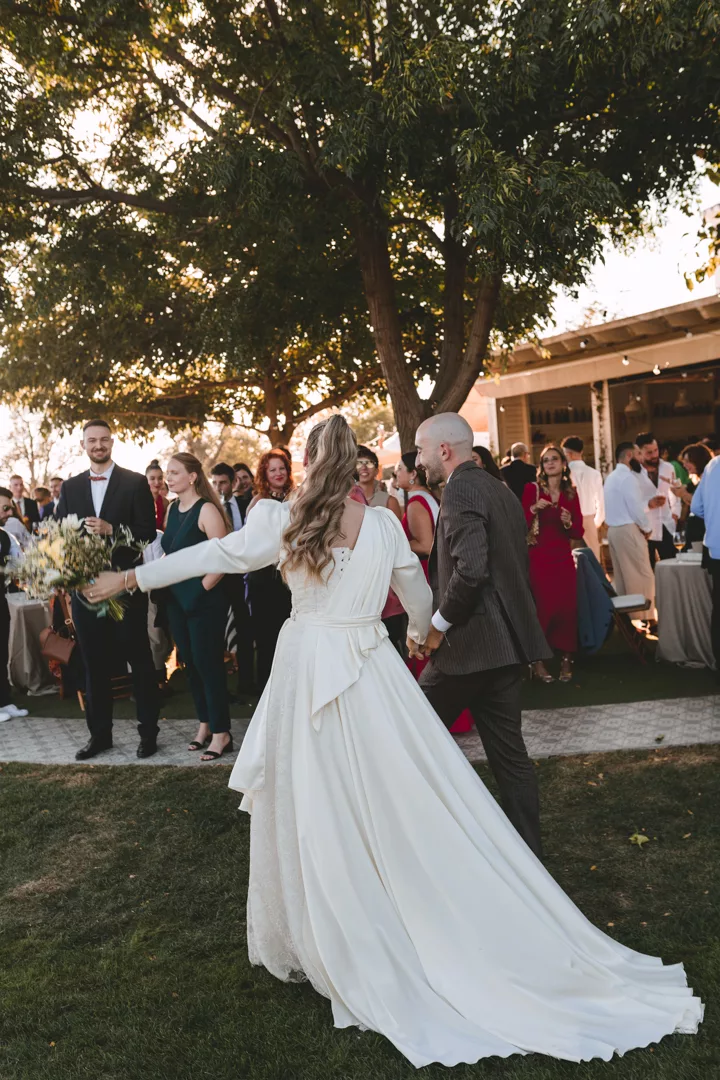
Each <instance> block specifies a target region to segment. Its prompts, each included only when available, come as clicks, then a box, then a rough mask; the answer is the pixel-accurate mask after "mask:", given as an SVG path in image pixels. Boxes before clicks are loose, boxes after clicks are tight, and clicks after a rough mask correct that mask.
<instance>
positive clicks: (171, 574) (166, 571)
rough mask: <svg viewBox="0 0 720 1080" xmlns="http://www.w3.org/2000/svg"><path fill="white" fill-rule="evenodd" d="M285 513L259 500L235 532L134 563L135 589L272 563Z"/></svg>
mask: <svg viewBox="0 0 720 1080" xmlns="http://www.w3.org/2000/svg"><path fill="white" fill-rule="evenodd" d="M287 513H288V507H287V505H286V504H284V503H278V502H274V501H273V500H272V499H263V500H262V501H261V502H259V503H257V505H256V506H255V507H253V509H252V511H251V512H250V513H249V514H248V517H247V523H246V525H245V527H244V528H243V529H240V531H239V532H232V533H229V535H228V536H224V537H222V539H219V538H218V539H214V540H207V541H206V542H205V543H203V544H195V546H194V547H188V548H183V550H182V551H176V552H173V554H172V555H166V556H165V558H164V559H158V560H157V561H156V562H151V563H147V564H146V565H145V566H138V567H137V569H136V570H135V576H136V578H137V583H138V588H139V589H140V590H141V591H142V592H149V591H150V589H162V588H165V586H166V585H176V584H177V583H178V582H179V581H187V579H188V578H194V577H204V576H205V574H246V573H249V571H251V570H262V568H263V567H264V566H272V565H273V564H274V563H277V561H278V559H279V557H280V549H281V545H282V534H283V530H284V528H285V524H286V522H287Z"/></svg>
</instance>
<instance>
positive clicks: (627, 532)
mask: <svg viewBox="0 0 720 1080" xmlns="http://www.w3.org/2000/svg"><path fill="white" fill-rule="evenodd" d="M608 543H609V545H610V557H611V558H612V564H613V585H614V586H615V592H616V593H617V594H618V596H630V595H640V596H644V597H645V599H646V600H648V601H649V605H648V608H647V611H648V618H653V616H654V610H655V575H654V574H653V572H652V567H651V566H650V563H649V562H648V555H647V551H648V549H647V541H646V539H645V537H644V536H643V534H642V533H641V532H640V530H639V529H638V527H637V525H610V526H609V528H608Z"/></svg>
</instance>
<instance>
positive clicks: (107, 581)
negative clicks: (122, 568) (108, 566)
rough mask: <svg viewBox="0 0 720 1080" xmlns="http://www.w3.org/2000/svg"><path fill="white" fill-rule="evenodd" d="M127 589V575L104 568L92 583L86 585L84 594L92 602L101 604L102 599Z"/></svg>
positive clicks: (107, 598)
mask: <svg viewBox="0 0 720 1080" xmlns="http://www.w3.org/2000/svg"><path fill="white" fill-rule="evenodd" d="M124 590H125V575H124V574H122V573H115V572H114V571H111V570H103V572H102V573H101V574H98V576H97V577H96V578H95V580H94V581H93V582H92V584H90V585H86V586H85V588H84V589H83V590H82V594H83V596H84V597H85V599H86V600H89V601H90V603H91V604H99V603H100V601H101V600H109V599H110V597H111V596H117V595H118V593H121V592H124Z"/></svg>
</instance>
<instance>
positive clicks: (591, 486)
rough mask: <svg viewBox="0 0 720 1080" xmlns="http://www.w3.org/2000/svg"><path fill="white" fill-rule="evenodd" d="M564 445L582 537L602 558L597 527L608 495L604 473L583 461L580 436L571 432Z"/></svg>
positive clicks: (603, 512) (602, 517)
mask: <svg viewBox="0 0 720 1080" xmlns="http://www.w3.org/2000/svg"><path fill="white" fill-rule="evenodd" d="M562 448H563V451H564V453H565V457H566V458H567V462H568V466H569V468H570V478H571V480H572V482H573V487H574V488H575V489H576V491H577V493H578V499H579V500H580V513H581V514H582V516H583V526H584V528H585V533H584V535H583V539H584V541H585V543H586V544H587V546H588V547H589V548H590V550H591V551H592V552H593V554H594V555H595V558H596V559H599V558H600V540H599V538H598V529H599V528H600V526H601V525H602V523H603V522H604V520H605V497H604V495H603V481H602V476H601V475H600V473H599V472H598V470H597V469H593V468H592V466H591V465H586V464H585V462H584V461H583V450H584V448H585V444H584V443H583V441H582V439H581V438H580V436H579V435H568V437H567V439H563V441H562Z"/></svg>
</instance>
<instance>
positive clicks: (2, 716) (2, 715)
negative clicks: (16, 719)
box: [0, 712, 12, 724]
mask: <svg viewBox="0 0 720 1080" xmlns="http://www.w3.org/2000/svg"><path fill="white" fill-rule="evenodd" d="M6 720H12V716H11V715H10V713H9V712H0V724H4V723H5V721H6Z"/></svg>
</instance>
